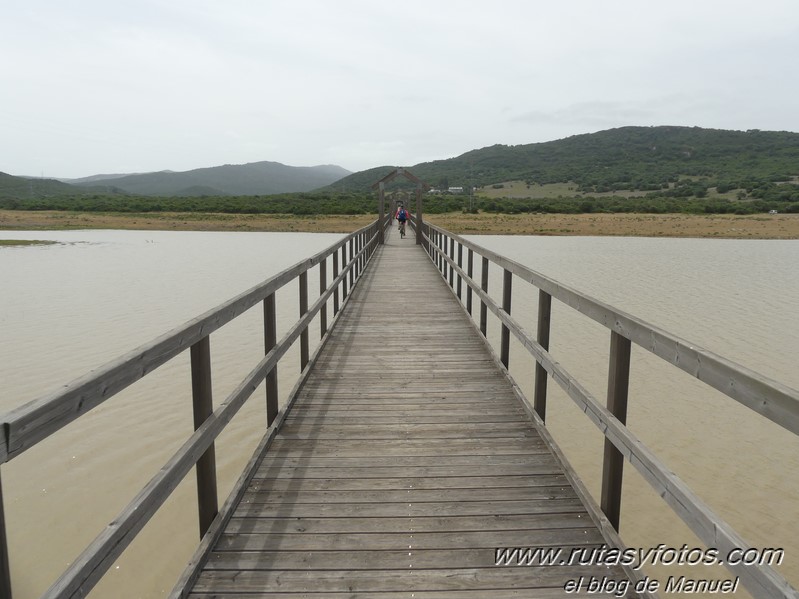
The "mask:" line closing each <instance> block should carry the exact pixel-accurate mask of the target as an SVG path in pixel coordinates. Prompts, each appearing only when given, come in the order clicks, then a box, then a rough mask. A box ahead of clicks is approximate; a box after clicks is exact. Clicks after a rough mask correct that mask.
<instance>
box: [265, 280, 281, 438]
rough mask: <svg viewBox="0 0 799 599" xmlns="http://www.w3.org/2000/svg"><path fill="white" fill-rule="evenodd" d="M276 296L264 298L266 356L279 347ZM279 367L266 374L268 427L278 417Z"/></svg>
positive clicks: (270, 295) (274, 367) (271, 295)
mask: <svg viewBox="0 0 799 599" xmlns="http://www.w3.org/2000/svg"><path fill="white" fill-rule="evenodd" d="M276 312H277V310H276V307H275V294H274V292H273V293H270V294H269V295H267V296H266V297H265V298H264V355H266V354H268V353H269V352H270V351H272V348H274V347H275V345H277V317H276ZM277 403H278V398H277V365H275V366H273V367H272V370H270V371H269V372H267V373H266V426H270V425H271V424H272V422H274V420H275V416H277Z"/></svg>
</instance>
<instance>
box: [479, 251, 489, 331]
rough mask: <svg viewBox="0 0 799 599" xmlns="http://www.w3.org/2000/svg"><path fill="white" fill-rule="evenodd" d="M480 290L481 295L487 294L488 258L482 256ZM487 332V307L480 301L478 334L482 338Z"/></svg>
mask: <svg viewBox="0 0 799 599" xmlns="http://www.w3.org/2000/svg"><path fill="white" fill-rule="evenodd" d="M480 279H481V280H480V289H482V290H483V293H488V258H486V257H485V256H483V269H482V272H481V273H480ZM487 330H488V306H487V305H486V303H485V302H484V301H483V300H482V299H481V300H480V332H481V333H482V334H483V337H487V336H488V335H487V334H486V331H487Z"/></svg>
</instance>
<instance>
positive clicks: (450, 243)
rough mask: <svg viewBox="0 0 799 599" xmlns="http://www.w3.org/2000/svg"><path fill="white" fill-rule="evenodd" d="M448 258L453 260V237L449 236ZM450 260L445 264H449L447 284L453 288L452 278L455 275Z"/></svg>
mask: <svg viewBox="0 0 799 599" xmlns="http://www.w3.org/2000/svg"><path fill="white" fill-rule="evenodd" d="M449 259H450V260H452V262H454V261H455V238H454V237H450V238H449ZM452 262H448V263H447V265H448V266H449V286H450V287H451V288H452V289H455V281H454V280H453V278H454V275H455V267H454V266H453V265H452Z"/></svg>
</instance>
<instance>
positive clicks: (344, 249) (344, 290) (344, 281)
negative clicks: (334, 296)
mask: <svg viewBox="0 0 799 599" xmlns="http://www.w3.org/2000/svg"><path fill="white" fill-rule="evenodd" d="M346 268H347V244H346V242H345V243H344V244H343V245H342V246H341V270H345V269H346ZM345 299H347V275H344V276H343V277H342V278H341V301H342V302H343V301H344V300H345Z"/></svg>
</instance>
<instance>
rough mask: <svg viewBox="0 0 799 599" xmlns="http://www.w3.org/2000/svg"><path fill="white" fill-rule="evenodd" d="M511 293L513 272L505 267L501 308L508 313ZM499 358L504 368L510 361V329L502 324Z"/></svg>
mask: <svg viewBox="0 0 799 599" xmlns="http://www.w3.org/2000/svg"><path fill="white" fill-rule="evenodd" d="M512 294H513V273H512V272H511V271H509V270H507V269H505V271H504V274H503V276H502V310H503V311H504V312H505V313H506V314H510V304H511V296H512ZM500 360H501V361H502V364H504V365H505V368H507V367H508V363H509V361H510V329H509V328H508V327H507V325H505V324H504V323H503V324H502V334H501V339H500Z"/></svg>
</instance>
